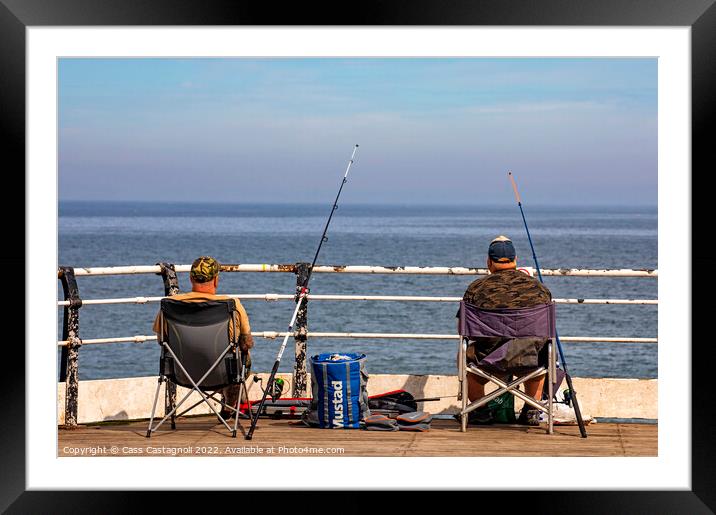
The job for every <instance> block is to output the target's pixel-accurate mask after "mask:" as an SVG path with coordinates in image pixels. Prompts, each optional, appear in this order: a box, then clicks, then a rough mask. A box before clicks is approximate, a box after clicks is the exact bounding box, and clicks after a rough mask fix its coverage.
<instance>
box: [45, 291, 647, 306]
mask: <svg viewBox="0 0 716 515" xmlns="http://www.w3.org/2000/svg"><path fill="white" fill-rule="evenodd" d="M226 296H227V297H231V298H232V299H239V300H265V301H267V302H271V301H279V300H291V301H293V300H295V298H296V296H295V295H284V294H279V293H246V294H244V293H239V294H228V295H226ZM164 298H167V297H124V298H118V299H85V300H83V301H82V305H83V306H88V305H94V304H147V303H155V302H160V301H161V300H162V299H164ZM306 298H307V299H308V300H367V301H392V302H460V301H461V300H462V297H426V296H415V295H314V294H310V293H309V294H308V295H306ZM554 302H556V303H557V304H658V303H659V301H658V300H655V299H554ZM57 305H58V306H69V305H70V302H69V301H67V300H60V301H58V302H57Z"/></svg>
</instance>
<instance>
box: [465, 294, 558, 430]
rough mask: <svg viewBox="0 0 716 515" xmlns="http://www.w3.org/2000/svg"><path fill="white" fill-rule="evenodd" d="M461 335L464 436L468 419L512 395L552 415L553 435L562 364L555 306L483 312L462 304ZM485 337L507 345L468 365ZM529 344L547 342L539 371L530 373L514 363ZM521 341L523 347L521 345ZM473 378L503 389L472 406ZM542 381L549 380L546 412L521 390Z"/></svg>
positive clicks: (531, 368) (541, 405)
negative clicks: (470, 349) (470, 352)
mask: <svg viewBox="0 0 716 515" xmlns="http://www.w3.org/2000/svg"><path fill="white" fill-rule="evenodd" d="M459 332H460V339H459V343H458V380H459V382H460V391H459V392H458V397H459V398H461V399H462V409H461V411H460V429H461V431H462V432H465V431H466V430H467V419H468V413H470V412H471V411H473V410H475V409H477V408H479V407H480V406H484V405H486V404H487V403H488V402H490V401H491V400H493V399H495V398H496V397H498V396H500V395H502V394H503V393H505V392H510V393H511V394H513V395H515V396H516V397H519V398H520V399H522V400H523V401H524V402H525V403H527V404H529V405H530V406H532V407H533V408H536V409H539V410H540V411H543V412H546V413H547V417H548V425H547V432H548V433H549V434H552V433H553V419H552V417H553V412H552V398H553V396H554V383H555V378H556V361H557V360H556V355H555V349H554V345H553V344H552V342H553V340H554V338H555V333H556V330H555V304H554V302H551V303H549V304H541V305H539V306H536V307H530V308H519V309H481V308H478V307H477V306H474V305H472V304H469V303H467V302H465V301H461V302H460V311H459ZM480 337H499V338H504V339H505V342H504V343H503V344H501V345H500V346H499V347H497V348H496V349H495V350H493V351H492V352H491V353H490V354H488V355H487V356H485V357H483V358H482V359H479V358H478V363H477V364H475V363H468V362H467V346H468V342H469V341H470V340H471V339H474V338H480ZM528 338H530V339H532V341H534V339H535V338H540V339H541V338H544V339H546V340H547V341H546V343H545V345H544V346H543V347H542V349H541V350H540V352H539V357H540V358H541V359H539V360H538V361H537V362H536V363H534V364H535V365H536V366H534V367H529V368H526V367H524V366H514V365H512V364H511V363H510V359H511V357H512V356H514V353H515V350H519V344H520V343H528V344H529V342H528V341H526V340H525V339H528ZM520 340H522V341H521V342H520ZM511 346H512V347H511ZM545 347H546V352H545ZM545 354H546V356H545ZM513 363H514V362H513ZM525 372H526V373H525ZM467 374H475V375H477V376H478V377H482V378H483V379H487V380H488V381H489V382H492V383H495V384H496V385H497V387H498V388H497V389H496V390H495V391H493V392H491V393H489V394H487V395H485V396H484V397H482V398H480V399H478V400H476V401H474V402H472V403H470V402H469V399H468V397H467ZM513 374H514V375H516V376H517V377H515V378H514V379H512V380H510V379H509V376H511V375H513ZM519 374H523V375H519ZM505 375H507V377H508V379H504V377H505ZM542 375H546V376H547V388H548V400H547V406H544V405H543V404H542V403H541V402H540V399H535V398H533V397H531V396H529V395H527V394H526V393H524V392H522V391H520V390H519V385H520V384H522V383H524V382H525V381H528V380H530V379H533V378H536V377H539V376H542Z"/></svg>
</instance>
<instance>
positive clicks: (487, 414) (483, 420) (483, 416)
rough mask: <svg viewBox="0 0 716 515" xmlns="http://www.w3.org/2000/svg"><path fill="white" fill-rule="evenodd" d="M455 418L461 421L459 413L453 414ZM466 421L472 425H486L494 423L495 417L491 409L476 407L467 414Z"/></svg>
mask: <svg viewBox="0 0 716 515" xmlns="http://www.w3.org/2000/svg"><path fill="white" fill-rule="evenodd" d="M455 420H457V421H458V422H460V421H461V416H460V414H459V413H457V414H456V415H455ZM467 423H468V425H472V426H487V425H490V424H494V423H495V417H493V416H492V411H491V410H489V409H486V408H477V409H476V410H473V411H471V412H470V413H468V414H467Z"/></svg>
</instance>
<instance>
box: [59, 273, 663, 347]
mask: <svg viewBox="0 0 716 515" xmlns="http://www.w3.org/2000/svg"><path fill="white" fill-rule="evenodd" d="M190 268H191V265H174V271H175V272H189V270H190ZM161 270H162V269H161V267H160V266H159V265H156V266H119V267H90V268H75V269H74V273H75V276H108V275H130V274H159V273H161ZM520 270H522V271H524V272H526V273H528V274H529V275H531V276H534V275H535V273H536V269H534V268H532V267H520ZM221 271H222V272H275V273H295V272H296V265H292V264H285V265H281V264H234V265H231V264H229V265H221ZM313 271H314V272H316V273H357V274H420V275H427V274H432V275H487V274H489V271H488V270H487V269H484V268H467V267H416V266H404V267H392V266H391V267H388V266H364V265H347V266H343V265H335V266H334V265H317V266H315V267H314V268H313ZM540 272H541V273H542V275H543V276H573V277H620V278H623V277H652V278H656V277H658V270H656V269H576V268H559V269H540ZM227 296H228V297H231V298H237V299H240V300H264V301H288V300H291V301H293V300H295V295H288V294H278V293H262V294H229V295H227ZM163 298H165V297H143V296H139V297H124V298H115V299H86V300H83V301H82V305H83V306H85V305H101V304H105V305H106V304H147V303H156V302H160V301H161V300H162V299H163ZM307 298H308V300H314V301H315V300H319V301H329V300H330V301H389V302H459V301H460V300H462V297H435V296H415V295H316V294H309V295H307ZM554 300H555V302H556V303H558V304H632V305H656V304H658V300H656V299H581V298H573V299H554ZM57 305H58V306H59V307H63V306H69V305H70V302H69V301H58V302H57ZM252 335H253V336H256V337H259V338H269V339H272V338H277V337H284V336H286V333H285V332H277V331H256V332H252ZM307 336H308V337H312V338H386V339H388V338H390V339H431V340H452V339H457V338H458V336H457V335H455V334H422V333H421V334H413V333H352V332H309V333H308V334H307ZM152 340H156V336H152V335H137V336H123V337H112V338H95V339H87V340H82V344H83V345H98V344H107V343H123V342H134V343H142V342H146V341H152ZM560 340H561V341H564V342H573V343H581V342H609V343H657V338H631V337H604V336H597V337H593V336H563V337H560ZM57 345H58V346H65V345H67V341H66V340H60V341H58V342H57Z"/></svg>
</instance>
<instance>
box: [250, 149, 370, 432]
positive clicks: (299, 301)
mask: <svg viewBox="0 0 716 515" xmlns="http://www.w3.org/2000/svg"><path fill="white" fill-rule="evenodd" d="M357 150H358V145H356V146H355V147H353V154H351V158H350V160H349V161H348V166H347V167H346V173H344V174H343V181H342V182H341V187H340V188H338V194H337V195H336V200H334V201H333V208H332V209H331V214H330V215H329V216H328V220H327V221H326V226H325V227H324V228H323V234H322V235H321V240H320V241H319V242H318V248H317V249H316V254H315V255H314V256H313V262H312V263H311V267H310V268H309V269H308V274H307V275H306V280H305V281H304V282H303V285H301V289H300V290H299V293H298V295H297V297H296V309H295V310H294V311H293V316H292V317H291V322H289V324H288V331H287V332H286V336H284V338H283V343H281V348H280V349H279V350H278V355H277V356H276V361H275V362H274V364H273V368H272V369H271V375H269V378H268V381H266V388H265V389H264V392H263V395H262V396H261V402H260V403H259V407H258V410H257V411H256V416H255V417H253V418H252V419H251V427H250V428H249V431H248V432H247V433H246V439H247V440H251V438H252V437H253V434H254V430H255V429H256V423H257V422H258V420H259V414H260V413H261V410H262V408H263V406H264V403H265V402H266V396H267V395H268V393H269V392H270V391H272V385H273V382H274V378H275V377H276V372H277V371H278V367H279V365H280V364H281V356H282V355H283V351H284V350H285V349H286V343H287V342H288V337H289V335H290V334H292V332H293V324H295V323H296V317H297V316H298V311H299V310H300V308H301V304H302V303H303V299H304V298H305V297H306V295H308V282H309V281H310V280H311V274H313V267H314V266H315V265H316V260H317V259H318V254H319V253H320V252H321V246H323V243H324V242H325V241H328V238H327V237H326V233H327V232H328V226H329V225H330V223H331V218H333V213H334V212H335V211H336V209H337V208H338V197H340V196H341V191H343V186H344V185H345V184H346V182H348V172H349V171H350V169H351V165H352V164H353V158H354V157H355V155H356V151H357Z"/></svg>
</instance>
